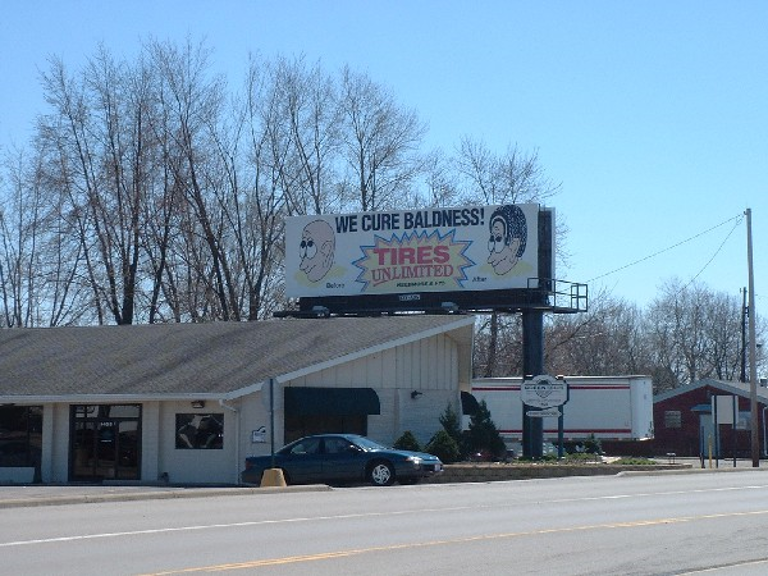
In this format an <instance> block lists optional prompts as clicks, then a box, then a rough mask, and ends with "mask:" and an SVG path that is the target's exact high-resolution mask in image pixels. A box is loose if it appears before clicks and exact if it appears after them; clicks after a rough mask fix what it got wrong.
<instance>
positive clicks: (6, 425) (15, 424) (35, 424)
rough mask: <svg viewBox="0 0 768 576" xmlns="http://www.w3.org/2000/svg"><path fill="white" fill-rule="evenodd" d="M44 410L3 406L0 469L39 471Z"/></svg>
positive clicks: (1, 407)
mask: <svg viewBox="0 0 768 576" xmlns="http://www.w3.org/2000/svg"><path fill="white" fill-rule="evenodd" d="M42 446H43V407H42V406H0V466H3V467H7V466H10V467H17V466H20V467H26V466H34V467H35V468H37V469H38V470H39V468H40V454H41V451H42Z"/></svg>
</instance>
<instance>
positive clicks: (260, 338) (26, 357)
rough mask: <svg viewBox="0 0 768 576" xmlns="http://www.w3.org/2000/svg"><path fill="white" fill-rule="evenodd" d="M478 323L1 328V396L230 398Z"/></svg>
mask: <svg viewBox="0 0 768 576" xmlns="http://www.w3.org/2000/svg"><path fill="white" fill-rule="evenodd" d="M472 321H473V320H472V318H471V317H466V316H458V317H457V316H428V315H412V316H393V317H378V318H328V319H317V320H315V319H311V320H310V319H283V320H269V321H264V322H217V323H210V324H154V325H138V326H98V327H61V328H36V329H35V328H33V329H0V401H13V399H14V398H19V399H21V397H37V398H40V397H60V396H67V395H76V396H88V395H120V396H137V397H138V396H153V395H160V396H165V397H173V396H187V395H193V394H200V395H221V396H225V395H227V394H231V393H233V392H236V391H238V390H241V389H243V388H246V387H248V386H253V385H256V384H258V383H261V382H264V381H266V380H268V379H269V378H279V377H280V376H285V375H290V374H297V373H301V372H302V371H304V372H309V371H312V370H313V369H320V368H322V367H323V366H326V365H329V364H332V363H334V362H339V361H342V359H345V358H346V359H351V358H352V357H355V356H357V355H361V354H363V353H366V352H372V351H375V350H376V349H385V348H389V347H391V346H394V345H396V344H398V343H404V342H407V341H412V340H415V339H418V338H424V337H428V336H432V335H434V334H437V333H441V332H447V331H450V330H455V329H459V328H463V329H464V330H465V331H466V330H467V329H468V327H469V326H471V325H472ZM470 330H471V329H470Z"/></svg>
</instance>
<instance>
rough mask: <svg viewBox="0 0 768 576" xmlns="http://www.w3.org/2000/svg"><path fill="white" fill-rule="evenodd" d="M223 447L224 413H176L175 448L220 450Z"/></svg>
mask: <svg viewBox="0 0 768 576" xmlns="http://www.w3.org/2000/svg"><path fill="white" fill-rule="evenodd" d="M223 447H224V414H176V448H177V449H179V450H220V449H221V448H223Z"/></svg>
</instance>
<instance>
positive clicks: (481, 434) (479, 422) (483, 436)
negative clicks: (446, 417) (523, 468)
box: [461, 400, 507, 460]
mask: <svg viewBox="0 0 768 576" xmlns="http://www.w3.org/2000/svg"><path fill="white" fill-rule="evenodd" d="M461 452H462V456H463V457H465V458H466V457H467V456H470V457H472V456H474V455H476V454H480V455H482V458H483V459H490V460H500V459H503V458H505V457H506V455H507V446H506V445H505V444H504V440H503V439H502V437H501V434H499V429H498V428H496V424H494V423H493V420H492V419H491V412H490V410H488V405H487V404H486V403H485V400H483V401H481V402H480V406H479V408H478V409H477V411H476V412H475V413H474V414H472V417H471V419H470V422H469V430H467V431H466V432H464V434H463V437H462V446H461Z"/></svg>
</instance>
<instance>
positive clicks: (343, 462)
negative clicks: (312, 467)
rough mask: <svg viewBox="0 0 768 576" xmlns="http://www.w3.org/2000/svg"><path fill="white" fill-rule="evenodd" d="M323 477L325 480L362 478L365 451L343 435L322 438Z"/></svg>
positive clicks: (345, 480) (346, 480)
mask: <svg viewBox="0 0 768 576" xmlns="http://www.w3.org/2000/svg"><path fill="white" fill-rule="evenodd" d="M323 448H324V451H325V458H324V459H323V479H324V481H325V482H357V481H360V480H363V479H364V475H365V462H366V459H367V458H366V453H365V452H363V451H362V450H361V449H360V448H359V447H357V446H356V445H354V444H353V443H352V442H350V441H349V440H347V439H346V438H344V437H343V436H327V437H326V438H325V440H324V447H323Z"/></svg>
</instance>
